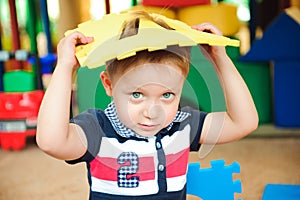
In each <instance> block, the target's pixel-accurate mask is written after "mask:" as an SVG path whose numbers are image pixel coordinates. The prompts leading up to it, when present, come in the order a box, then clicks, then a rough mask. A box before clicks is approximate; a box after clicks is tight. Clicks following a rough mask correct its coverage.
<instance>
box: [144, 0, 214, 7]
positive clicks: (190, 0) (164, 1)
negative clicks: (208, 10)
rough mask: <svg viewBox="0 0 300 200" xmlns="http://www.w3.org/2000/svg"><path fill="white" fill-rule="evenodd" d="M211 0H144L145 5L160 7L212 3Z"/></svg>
mask: <svg viewBox="0 0 300 200" xmlns="http://www.w3.org/2000/svg"><path fill="white" fill-rule="evenodd" d="M210 3H211V1H210V0H186V1H183V0H143V1H142V4H143V6H159V7H165V8H169V7H176V8H178V7H187V6H195V5H204V4H210Z"/></svg>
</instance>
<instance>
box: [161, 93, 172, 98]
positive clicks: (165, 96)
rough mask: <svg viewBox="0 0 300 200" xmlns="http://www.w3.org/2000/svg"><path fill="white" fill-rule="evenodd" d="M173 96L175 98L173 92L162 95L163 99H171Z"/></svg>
mask: <svg viewBox="0 0 300 200" xmlns="http://www.w3.org/2000/svg"><path fill="white" fill-rule="evenodd" d="M173 96H174V94H173V93H171V92H166V93H164V94H163V95H162V97H163V98H164V99H171V98H172V97H173Z"/></svg>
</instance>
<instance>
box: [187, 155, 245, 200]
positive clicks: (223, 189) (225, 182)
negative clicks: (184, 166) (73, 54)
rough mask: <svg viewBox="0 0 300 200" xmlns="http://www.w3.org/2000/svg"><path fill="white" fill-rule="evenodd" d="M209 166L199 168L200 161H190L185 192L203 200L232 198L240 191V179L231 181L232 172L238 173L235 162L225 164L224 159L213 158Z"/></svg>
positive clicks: (238, 168)
mask: <svg viewBox="0 0 300 200" xmlns="http://www.w3.org/2000/svg"><path fill="white" fill-rule="evenodd" d="M210 163H211V168H204V169H201V168H200V163H190V164H189V166H188V172H187V194H190V195H194V196H197V197H200V198H202V199H204V200H215V199H222V200H234V199H236V198H235V195H234V194H235V193H241V192H242V183H241V181H240V180H234V181H233V177H232V175H233V174H237V173H240V165H239V164H238V163H237V162H234V163H232V164H231V165H227V166H225V161H224V160H213V161H211V162H210Z"/></svg>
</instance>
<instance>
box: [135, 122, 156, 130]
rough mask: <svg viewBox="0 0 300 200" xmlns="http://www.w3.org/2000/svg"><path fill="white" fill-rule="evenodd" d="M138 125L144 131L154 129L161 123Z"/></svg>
mask: <svg viewBox="0 0 300 200" xmlns="http://www.w3.org/2000/svg"><path fill="white" fill-rule="evenodd" d="M138 126H139V127H140V129H142V130H143V131H153V130H156V129H157V128H158V127H159V125H155V124H142V123H139V124H138Z"/></svg>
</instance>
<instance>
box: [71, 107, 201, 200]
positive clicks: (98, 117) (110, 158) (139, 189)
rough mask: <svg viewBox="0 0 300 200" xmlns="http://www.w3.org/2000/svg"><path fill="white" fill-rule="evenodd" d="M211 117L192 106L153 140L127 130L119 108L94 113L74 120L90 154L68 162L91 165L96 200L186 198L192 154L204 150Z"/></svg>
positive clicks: (79, 116) (90, 172)
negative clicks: (204, 129)
mask: <svg viewBox="0 0 300 200" xmlns="http://www.w3.org/2000/svg"><path fill="white" fill-rule="evenodd" d="M205 116H206V114H205V113H203V112H200V111H198V110H193V109H191V108H189V107H185V108H182V109H181V110H179V111H178V112H177V115H176V117H175V118H174V120H173V122H172V123H171V124H170V125H169V126H168V127H166V128H164V129H162V130H161V131H159V132H158V133H157V134H156V135H155V136H153V137H149V138H146V137H143V136H140V135H138V134H137V133H135V132H134V131H133V130H130V129H128V128H127V127H126V126H125V125H123V124H122V123H121V122H120V120H119V118H118V117H117V115H116V112H115V107H114V104H113V103H111V104H110V105H109V106H108V108H107V109H105V111H101V110H97V109H90V110H87V111H86V112H84V113H81V114H79V115H77V116H76V117H75V118H73V119H72V120H71V122H72V123H76V124H78V125H79V126H81V128H82V129H83V131H84V133H85V135H86V138H87V141H88V148H87V152H86V154H85V155H84V156H83V157H81V158H79V159H77V160H73V161H68V163H71V164H74V163H78V162H86V163H87V167H88V178H89V183H90V190H91V192H90V199H93V200H94V199H101V200H102V199H109V200H113V199H122V200H126V199H128V200H129V199H130V200H132V199H143V200H148V199H165V200H167V199H170V200H171V199H177V200H183V199H185V198H186V191H185V185H186V171H187V165H188V157H189V152H190V150H198V148H199V140H200V134H201V130H202V125H203V122H204V119H205Z"/></svg>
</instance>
